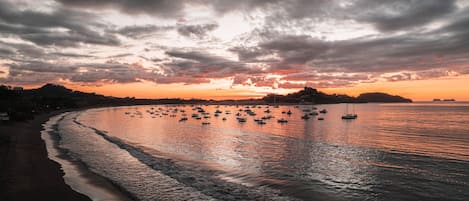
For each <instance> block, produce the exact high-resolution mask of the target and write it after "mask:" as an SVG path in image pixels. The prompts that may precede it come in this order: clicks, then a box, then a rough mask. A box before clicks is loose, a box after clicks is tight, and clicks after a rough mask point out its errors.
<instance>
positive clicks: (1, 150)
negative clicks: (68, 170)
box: [0, 112, 90, 201]
mask: <svg viewBox="0 0 469 201" xmlns="http://www.w3.org/2000/svg"><path fill="white" fill-rule="evenodd" d="M57 114H59V112H52V113H48V114H41V115H37V116H36V117H35V118H34V119H33V120H28V121H25V122H12V123H9V124H6V125H0V200H4V201H13V200H49V201H51V200H68V201H75V200H90V199H89V198H88V197H86V196H85V195H82V194H80V193H78V192H75V191H73V190H72V189H71V188H70V187H69V186H68V185H67V184H65V182H64V179H63V175H64V173H63V171H62V170H61V168H60V165H59V164H58V163H56V162H54V161H52V160H50V159H49V158H48V156H47V150H46V146H45V143H44V141H43V140H42V139H41V130H42V124H43V123H45V122H46V121H47V120H48V119H49V118H50V117H52V116H54V115H57Z"/></svg>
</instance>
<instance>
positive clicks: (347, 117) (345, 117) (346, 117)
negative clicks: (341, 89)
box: [342, 103, 358, 119]
mask: <svg viewBox="0 0 469 201" xmlns="http://www.w3.org/2000/svg"><path fill="white" fill-rule="evenodd" d="M345 108H346V109H345V110H346V112H345V114H344V115H342V119H356V118H357V117H358V115H357V114H355V105H353V107H352V110H353V111H352V113H349V110H348V103H347V104H346V105H345Z"/></svg>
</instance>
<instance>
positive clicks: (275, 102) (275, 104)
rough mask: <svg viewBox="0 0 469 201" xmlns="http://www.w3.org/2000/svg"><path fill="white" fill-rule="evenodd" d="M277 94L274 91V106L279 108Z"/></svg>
mask: <svg viewBox="0 0 469 201" xmlns="http://www.w3.org/2000/svg"><path fill="white" fill-rule="evenodd" d="M276 98H277V96H276V94H275V93H274V108H278V105H277V99H276Z"/></svg>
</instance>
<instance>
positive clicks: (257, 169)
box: [78, 103, 469, 200]
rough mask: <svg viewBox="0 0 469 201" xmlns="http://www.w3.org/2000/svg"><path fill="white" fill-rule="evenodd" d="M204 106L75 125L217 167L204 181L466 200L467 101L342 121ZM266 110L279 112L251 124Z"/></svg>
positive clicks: (140, 110)
mask: <svg viewBox="0 0 469 201" xmlns="http://www.w3.org/2000/svg"><path fill="white" fill-rule="evenodd" d="M201 107H202V108H203V109H204V110H205V111H206V112H207V113H209V114H210V118H202V119H200V120H197V119H195V118H192V117H191V115H192V114H195V113H198V112H197V111H196V110H193V107H191V106H187V105H186V106H135V107H119V108H105V109H96V110H90V111H87V112H85V113H82V114H81V115H80V116H79V118H78V121H79V122H81V123H82V124H84V125H88V126H90V127H94V128H96V129H99V130H102V131H106V132H107V134H108V135H110V136H113V137H117V138H119V139H122V140H123V141H126V142H129V143H132V144H134V145H136V146H140V147H143V148H144V149H145V150H146V152H147V153H151V154H154V155H155V156H156V155H158V157H164V158H171V159H172V160H175V161H180V163H181V164H184V162H187V161H190V164H192V165H194V164H195V165H197V166H199V167H202V169H203V168H206V169H214V170H217V171H219V173H217V175H206V176H207V177H209V176H216V177H217V178H220V179H223V180H225V181H227V182H232V183H238V184H242V185H245V186H250V187H253V188H256V187H269V188H273V189H279V190H281V191H282V192H284V193H285V194H286V195H289V196H292V197H296V198H300V199H303V200H415V199H417V200H433V199H434V200H439V199H443V198H444V199H446V200H465V198H468V197H469V192H468V191H467V189H469V170H468V168H467V167H469V127H468V126H467V125H469V117H468V115H469V104H456V103H454V104H432V103H422V104H417V103H414V104H359V105H356V107H355V109H356V112H357V113H358V115H359V116H358V119H356V120H342V119H341V118H340V117H341V115H342V114H343V113H344V109H345V105H343V104H337V105H319V106H316V107H318V109H323V108H325V109H327V111H328V112H327V113H326V114H319V115H318V116H312V118H311V119H308V120H303V119H301V116H302V115H303V114H304V112H303V111H302V110H304V109H311V106H299V107H295V106H281V107H279V108H273V107H270V108H269V110H270V111H271V112H270V113H265V110H267V108H266V106H260V107H255V108H253V107H252V106H251V108H250V109H251V110H252V111H253V112H255V113H256V116H249V115H246V113H245V112H244V111H239V110H245V109H246V108H245V106H239V107H236V106H201ZM216 110H220V111H221V113H220V115H219V116H218V117H216V116H214V114H215V111H216ZM288 110H291V112H292V115H290V116H289V115H287V114H285V113H282V112H286V111H288ZM238 112H239V113H241V115H242V116H243V117H244V116H245V117H246V118H247V121H246V122H245V123H239V122H238V121H237V119H236V113H238ZM268 115H272V116H274V117H275V118H272V119H269V120H265V121H266V124H263V125H261V124H258V123H256V122H255V121H254V119H259V118H261V117H263V116H268ZM202 116H203V115H201V117H202ZM182 117H187V118H188V120H187V121H179V120H180V119H181V118H182ZM318 117H323V118H324V120H322V121H321V120H318ZM223 118H226V120H223ZM280 118H285V119H287V120H288V123H284V124H281V123H278V122H277V120H278V119H280ZM202 122H209V123H210V124H207V125H203V124H202ZM199 176H200V175H199Z"/></svg>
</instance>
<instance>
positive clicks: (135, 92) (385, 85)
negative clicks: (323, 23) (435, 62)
mask: <svg viewBox="0 0 469 201" xmlns="http://www.w3.org/2000/svg"><path fill="white" fill-rule="evenodd" d="M468 86H469V76H458V77H444V78H439V79H432V80H414V81H399V82H376V83H366V84H359V85H356V86H353V87H343V88H321V89H319V90H321V91H323V92H326V93H329V94H332V93H340V94H347V95H352V96H357V95H359V94H360V93H365V92H385V93H389V94H393V95H400V96H404V97H407V98H411V99H413V100H414V101H425V100H432V99H434V98H441V99H445V98H454V99H456V100H469V87H468ZM68 87H70V88H73V89H75V90H80V91H85V92H96V93H99V94H104V95H110V96H117V97H126V96H134V97H137V98H185V99H188V98H203V99H215V100H221V99H244V98H251V97H252V98H256V97H261V96H263V95H264V94H265V93H269V92H271V91H272V90H271V89H270V90H269V89H266V88H256V87H234V88H231V89H230V88H220V87H223V86H217V85H216V84H202V85H182V84H164V85H163V84H154V83H150V82H143V83H132V84H109V85H103V86H99V87H96V86H79V85H68ZM296 90H300V89H291V90H282V91H281V92H280V91H279V92H278V93H282V94H286V93H288V92H291V91H296Z"/></svg>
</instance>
